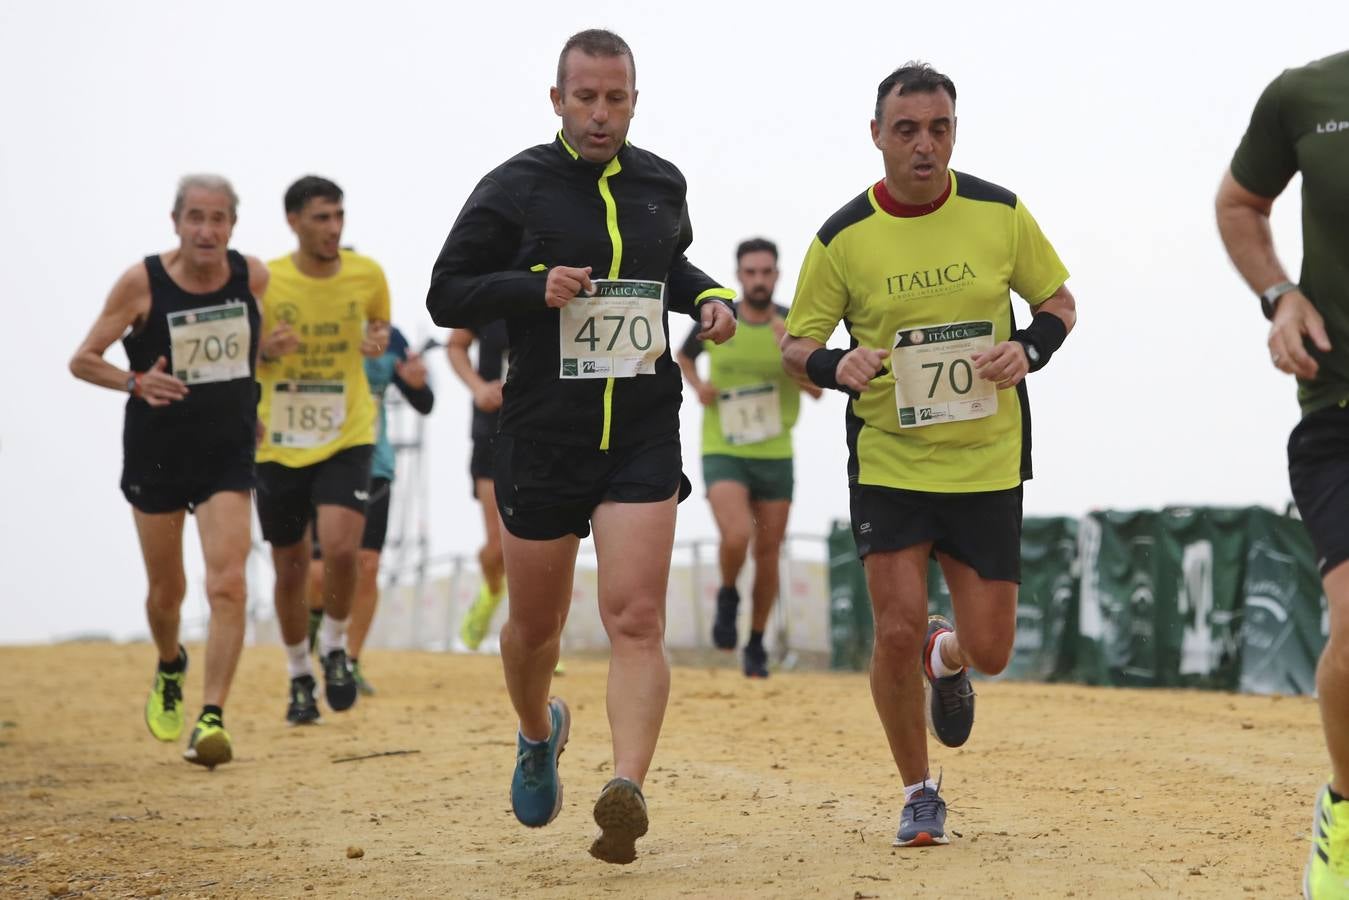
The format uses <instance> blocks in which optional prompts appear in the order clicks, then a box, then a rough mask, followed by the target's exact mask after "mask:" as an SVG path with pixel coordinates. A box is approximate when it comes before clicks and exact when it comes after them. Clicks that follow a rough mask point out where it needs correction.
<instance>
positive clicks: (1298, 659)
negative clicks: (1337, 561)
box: [1240, 509, 1330, 694]
mask: <svg viewBox="0 0 1349 900" xmlns="http://www.w3.org/2000/svg"><path fill="white" fill-rule="evenodd" d="M1248 536H1249V547H1248V549H1247V554H1246V579H1245V584H1244V585H1243V595H1244V622H1243V625H1242V630H1241V682H1240V686H1241V690H1242V691H1243V692H1245V693H1252V694H1311V693H1314V692H1315V690H1316V662H1317V660H1318V659H1319V658H1320V656H1321V649H1322V648H1323V647H1324V646H1325V643H1326V639H1327V637H1328V636H1329V634H1330V620H1329V613H1328V612H1327V606H1326V597H1325V593H1324V592H1323V591H1322V589H1321V578H1320V575H1319V574H1318V573H1317V570H1316V552H1315V551H1314V550H1313V549H1312V544H1311V540H1310V539H1309V538H1308V537H1307V532H1306V529H1305V528H1304V527H1303V525H1302V523H1301V522H1299V521H1296V520H1294V519H1289V518H1286V517H1284V516H1279V515H1275V514H1274V513H1272V512H1269V511H1268V510H1263V509H1256V510H1252V513H1251V517H1250V521H1249V532H1248Z"/></svg>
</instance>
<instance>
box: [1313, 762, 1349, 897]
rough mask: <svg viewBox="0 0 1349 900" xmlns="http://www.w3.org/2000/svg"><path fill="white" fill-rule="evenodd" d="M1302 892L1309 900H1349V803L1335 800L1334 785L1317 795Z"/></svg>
mask: <svg viewBox="0 0 1349 900" xmlns="http://www.w3.org/2000/svg"><path fill="white" fill-rule="evenodd" d="M1302 894H1303V896H1305V897H1306V898H1307V900H1349V802H1345V801H1341V802H1339V803H1334V802H1332V801H1331V797H1330V785H1326V786H1325V787H1323V788H1321V793H1320V794H1317V796H1316V816H1315V818H1314V819H1313V820H1312V853H1311V857H1310V858H1309V859H1308V860H1307V871H1306V872H1305V873H1304V874H1303V876H1302Z"/></svg>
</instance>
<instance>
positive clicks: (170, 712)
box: [145, 650, 187, 741]
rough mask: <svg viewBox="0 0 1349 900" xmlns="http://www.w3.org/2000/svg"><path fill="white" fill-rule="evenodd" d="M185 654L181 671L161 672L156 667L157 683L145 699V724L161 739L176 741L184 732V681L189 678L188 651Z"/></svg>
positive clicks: (183, 653)
mask: <svg viewBox="0 0 1349 900" xmlns="http://www.w3.org/2000/svg"><path fill="white" fill-rule="evenodd" d="M179 652H180V653H182V655H183V670H182V671H181V672H174V673H172V674H170V673H168V672H161V671H160V670H159V669H155V683H154V686H153V687H151V688H150V696H149V698H148V699H146V701H145V724H146V725H147V726H149V728H150V733H151V734H153V735H154V736H155V737H156V738H157V739H159V740H161V741H176V740H178V737H179V735H181V734H182V733H183V681H184V680H185V679H186V678H187V653H186V652H185V651H181V650H180V651H179Z"/></svg>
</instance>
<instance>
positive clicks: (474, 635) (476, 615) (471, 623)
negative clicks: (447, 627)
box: [459, 581, 505, 650]
mask: <svg viewBox="0 0 1349 900" xmlns="http://www.w3.org/2000/svg"><path fill="white" fill-rule="evenodd" d="M504 594H505V592H504V591H503V592H502V593H500V594H493V593H492V592H491V590H490V589H489V588H488V587H487V582H485V581H484V582H483V583H482V587H480V588H478V599H476V600H474V601H473V605H472V606H470V607H469V608H468V612H466V613H464V621H463V622H461V623H460V624H459V639H460V640H461V641H463V642H464V646H465V647H467V648H468V649H470V650H477V649H478V646H479V645H480V644H481V643H482V639H483V638H485V637H487V629H488V628H489V627H490V626H491V624H492V616H494V615H496V611H497V607H498V606H500V605H501V598H502V596H503V595H504Z"/></svg>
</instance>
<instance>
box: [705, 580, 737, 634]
mask: <svg viewBox="0 0 1349 900" xmlns="http://www.w3.org/2000/svg"><path fill="white" fill-rule="evenodd" d="M739 611H740V592H739V591H737V590H736V589H735V586H734V585H732V586H731V587H723V588H721V589H719V590H718V591H717V618H716V619H715V620H714V621H713V622H712V643H713V644H714V645H715V646H716V647H717V649H719V650H734V649H735V645H736V643H737V636H736V633H735V615H736V613H738V612H739Z"/></svg>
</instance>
